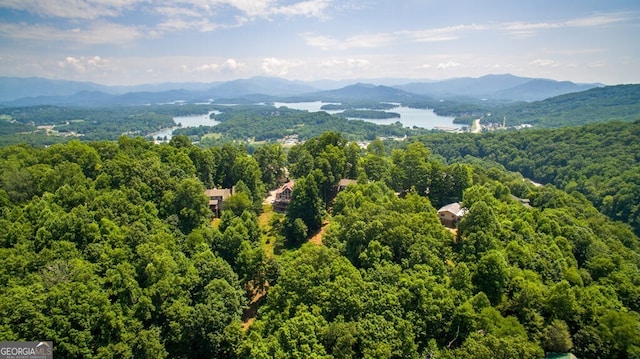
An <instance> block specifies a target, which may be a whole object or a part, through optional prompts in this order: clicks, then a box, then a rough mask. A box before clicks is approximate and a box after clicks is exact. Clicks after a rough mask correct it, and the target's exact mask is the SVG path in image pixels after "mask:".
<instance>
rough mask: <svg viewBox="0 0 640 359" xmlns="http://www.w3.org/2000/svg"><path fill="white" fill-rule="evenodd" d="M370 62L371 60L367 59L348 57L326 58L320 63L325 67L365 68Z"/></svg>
mask: <svg viewBox="0 0 640 359" xmlns="http://www.w3.org/2000/svg"><path fill="white" fill-rule="evenodd" d="M369 64H370V63H369V60H366V59H354V58H346V59H329V60H325V61H322V62H321V63H320V66H321V67H325V68H346V69H354V68H365V67H367V66H369Z"/></svg>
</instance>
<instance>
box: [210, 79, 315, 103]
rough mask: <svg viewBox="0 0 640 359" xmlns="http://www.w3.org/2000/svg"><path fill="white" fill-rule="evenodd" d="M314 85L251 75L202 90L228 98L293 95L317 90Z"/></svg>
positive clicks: (211, 95) (212, 95)
mask: <svg viewBox="0 0 640 359" xmlns="http://www.w3.org/2000/svg"><path fill="white" fill-rule="evenodd" d="M317 90H318V89H317V88H316V87H313V86H310V85H307V84H305V83H303V82H300V81H289V80H285V79H281V78H277V77H252V78H250V79H241V80H233V81H228V82H223V83H220V84H218V85H216V86H213V87H211V88H209V89H208V90H206V91H204V94H206V95H209V97H211V98H229V97H240V96H245V95H258V94H262V95H270V96H294V95H299V94H301V93H306V92H312V91H317Z"/></svg>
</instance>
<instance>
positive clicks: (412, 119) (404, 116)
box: [273, 101, 463, 130]
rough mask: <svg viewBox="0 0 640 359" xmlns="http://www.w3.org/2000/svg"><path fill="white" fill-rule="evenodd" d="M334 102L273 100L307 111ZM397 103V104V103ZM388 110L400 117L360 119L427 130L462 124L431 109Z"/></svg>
mask: <svg viewBox="0 0 640 359" xmlns="http://www.w3.org/2000/svg"><path fill="white" fill-rule="evenodd" d="M329 103H332V104H336V103H335V102H321V101H314V102H290V103H287V102H274V104H273V105H274V106H275V107H280V106H285V107H288V108H291V109H295V110H306V111H309V112H317V111H323V110H321V109H320V107H322V105H326V104H329ZM398 105H399V104H398ZM326 112H327V113H330V114H336V113H340V112H342V111H326ZM388 112H395V113H399V114H400V118H389V119H366V118H362V119H361V120H363V121H367V122H372V123H375V124H378V125H390V124H392V123H396V122H397V121H400V123H402V125H403V126H404V127H414V126H415V127H420V128H424V129H427V130H431V129H461V128H462V127H463V125H459V124H456V123H453V117H445V116H438V115H436V114H435V113H434V112H433V110H427V109H420V108H409V107H404V106H398V107H395V108H392V109H391V110H388Z"/></svg>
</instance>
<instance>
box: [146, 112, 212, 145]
mask: <svg viewBox="0 0 640 359" xmlns="http://www.w3.org/2000/svg"><path fill="white" fill-rule="evenodd" d="M219 113H220V111H209V113H207V114H206V115H190V116H176V117H174V118H173V122H174V123H175V124H176V126H174V127H170V128H165V129H162V130H160V131H157V132H154V133H150V134H149V136H150V137H153V139H154V141H157V138H161V139H163V140H162V141H159V142H164V141H169V140H171V137H172V136H173V131H175V130H177V129H179V128H186V127H199V126H215V125H217V124H218V123H219V122H218V121H216V120H212V119H211V118H210V116H211V114H216V115H217V114H219Z"/></svg>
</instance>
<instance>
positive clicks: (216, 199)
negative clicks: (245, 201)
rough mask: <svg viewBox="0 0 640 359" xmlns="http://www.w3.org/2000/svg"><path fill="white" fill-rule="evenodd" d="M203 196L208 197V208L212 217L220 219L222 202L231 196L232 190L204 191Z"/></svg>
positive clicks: (214, 189) (216, 189) (213, 189)
mask: <svg viewBox="0 0 640 359" xmlns="http://www.w3.org/2000/svg"><path fill="white" fill-rule="evenodd" d="M204 194H205V195H206V196H207V197H209V208H210V209H211V211H212V212H213V215H214V216H216V217H220V211H222V202H223V201H224V200H226V199H227V198H229V197H230V196H231V195H232V194H233V190H232V189H231V188H212V189H208V190H206V191H204Z"/></svg>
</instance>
